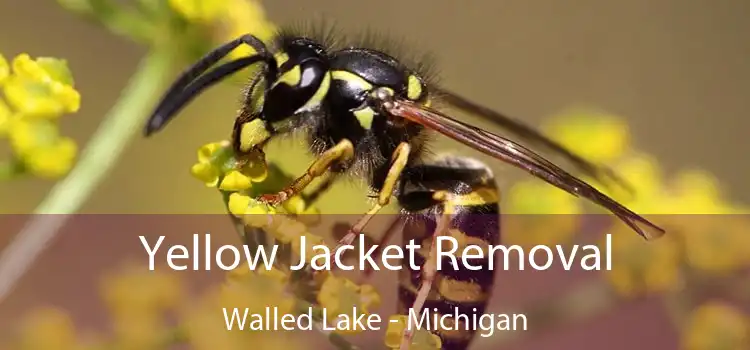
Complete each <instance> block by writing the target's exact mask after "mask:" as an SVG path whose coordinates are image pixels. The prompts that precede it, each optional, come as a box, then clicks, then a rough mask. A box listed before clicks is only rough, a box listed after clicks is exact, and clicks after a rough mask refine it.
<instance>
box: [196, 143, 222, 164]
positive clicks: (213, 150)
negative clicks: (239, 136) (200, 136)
mask: <svg viewBox="0 0 750 350" xmlns="http://www.w3.org/2000/svg"><path fill="white" fill-rule="evenodd" d="M227 147H229V142H228V141H222V142H210V143H207V144H205V145H203V146H201V147H199V148H198V162H201V163H206V162H211V161H212V159H213V158H214V156H215V155H216V154H218V152H219V151H220V150H222V149H224V148H227Z"/></svg>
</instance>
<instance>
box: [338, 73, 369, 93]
mask: <svg viewBox="0 0 750 350" xmlns="http://www.w3.org/2000/svg"><path fill="white" fill-rule="evenodd" d="M331 75H332V77H333V79H335V80H343V81H346V82H349V83H353V84H357V85H359V87H360V89H362V90H372V84H370V83H369V82H367V80H365V79H363V78H362V77H360V76H359V75H356V74H354V73H352V72H347V71H345V70H335V71H333V72H331Z"/></svg>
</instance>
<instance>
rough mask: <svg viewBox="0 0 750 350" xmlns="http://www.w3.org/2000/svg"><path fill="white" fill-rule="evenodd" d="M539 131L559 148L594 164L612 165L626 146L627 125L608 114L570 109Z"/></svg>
mask: <svg viewBox="0 0 750 350" xmlns="http://www.w3.org/2000/svg"><path fill="white" fill-rule="evenodd" d="M543 129H544V130H545V132H546V133H547V134H548V135H550V136H551V137H552V138H553V139H555V140H557V141H558V142H560V143H561V144H562V145H563V146H566V147H568V148H569V149H571V150H574V151H575V152H576V153H578V154H580V155H581V156H582V157H583V158H585V159H587V160H590V161H593V162H597V163H609V162H612V161H613V160H615V159H617V158H618V157H620V156H622V155H623V154H624V153H625V151H626V150H627V149H628V147H629V146H630V131H629V129H628V124H627V123H626V122H625V121H624V120H623V119H622V118H619V117H617V116H614V115H611V114H608V113H601V112H591V111H583V110H571V111H569V112H566V113H563V114H561V115H559V116H556V117H554V118H552V119H551V121H550V122H548V123H547V125H545V126H544V127H543Z"/></svg>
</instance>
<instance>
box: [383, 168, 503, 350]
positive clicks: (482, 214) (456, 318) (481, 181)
mask: <svg viewBox="0 0 750 350" xmlns="http://www.w3.org/2000/svg"><path fill="white" fill-rule="evenodd" d="M401 181H402V183H401V190H400V191H399V197H398V200H399V204H401V206H402V207H403V209H404V213H403V214H402V215H404V216H405V221H406V225H405V227H404V233H403V239H404V241H403V244H408V243H409V242H410V241H411V240H414V241H415V243H417V244H418V245H419V246H420V247H421V248H420V249H419V250H417V251H416V252H415V253H416V254H415V256H414V263H415V264H416V267H419V269H416V270H414V269H411V266H410V261H408V260H409V259H404V262H403V264H404V266H403V269H402V270H401V278H400V287H399V313H401V314H405V315H407V319H417V320H418V319H421V318H422V317H421V316H422V315H423V313H426V314H427V316H428V317H427V319H429V320H433V319H434V318H433V317H438V318H443V315H445V316H446V317H445V322H444V323H443V324H444V325H446V326H447V328H440V324H437V325H435V324H431V325H430V326H431V329H430V330H431V331H432V332H433V333H435V334H436V335H438V336H439V337H440V338H441V340H442V343H443V346H442V348H443V349H452V350H460V349H465V348H466V347H468V345H469V343H470V342H471V340H472V339H473V337H474V331H475V330H473V329H472V328H473V327H471V326H469V327H467V325H466V323H467V322H471V320H472V319H473V318H474V317H479V316H480V315H482V314H483V313H484V309H485V307H486V306H487V303H488V302H489V296H490V293H491V287H492V285H493V283H494V279H495V277H494V273H493V271H490V270H489V262H490V260H491V259H492V257H491V256H489V254H488V251H489V246H490V245H494V244H497V243H498V242H499V240H500V214H499V213H500V209H499V205H498V202H499V192H498V190H497V188H496V186H495V183H494V179H493V177H492V172H491V171H490V170H489V169H488V168H486V167H485V166H484V165H483V164H481V163H479V162H478V161H475V160H472V159H469V158H463V157H444V158H442V159H438V160H436V161H434V162H433V163H431V164H426V165H419V166H415V167H412V168H409V169H407V170H406V171H405V172H404V175H403V176H402V179H401ZM444 237H447V239H444V241H443V242H440V248H441V251H443V252H448V251H453V250H452V248H456V249H455V250H454V253H453V254H454V255H455V257H456V259H455V262H456V265H454V260H453V259H451V258H450V257H447V256H442V257H439V256H438V254H437V253H438V240H440V239H441V238H444ZM453 244H455V245H456V246H455V247H453ZM467 246H475V247H477V248H478V249H479V250H481V251H483V252H484V254H483V256H482V257H476V249H472V250H471V251H470V253H471V254H472V255H473V256H472V258H468V257H467V259H463V258H462V256H461V255H462V252H463V251H464V248H465V247H467ZM464 261H467V262H468V263H470V264H471V265H472V266H470V267H475V266H480V267H481V268H480V269H470V268H468V267H467V266H464V265H463V263H464ZM438 267H439V268H438ZM430 322H432V321H430ZM412 323H413V322H412ZM414 327H415V325H414V324H411V327H409V325H407V327H406V331H405V332H404V335H403V338H402V342H401V346H400V347H401V349H402V350H405V349H408V346H409V345H410V344H412V342H413V340H414V339H413V337H414V331H416V329H414Z"/></svg>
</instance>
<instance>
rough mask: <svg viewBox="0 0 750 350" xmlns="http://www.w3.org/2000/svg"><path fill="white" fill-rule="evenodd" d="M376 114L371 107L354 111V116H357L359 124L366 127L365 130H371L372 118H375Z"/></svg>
mask: <svg viewBox="0 0 750 350" xmlns="http://www.w3.org/2000/svg"><path fill="white" fill-rule="evenodd" d="M375 114H376V113H375V111H373V110H372V108H370V107H365V108H363V109H358V110H356V111H354V116H355V117H357V121H358V122H359V125H361V126H362V127H363V128H365V130H370V128H372V120H373V119H375Z"/></svg>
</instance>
